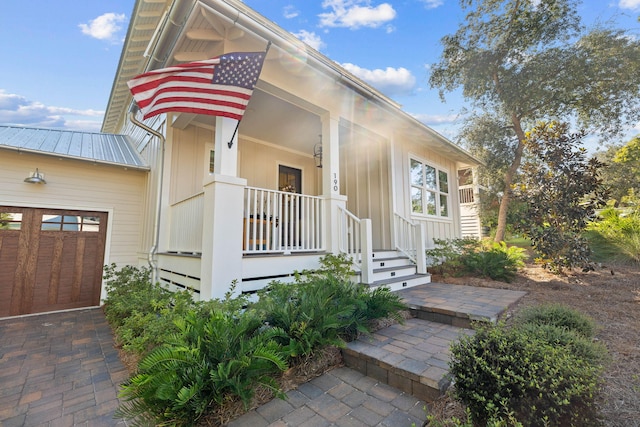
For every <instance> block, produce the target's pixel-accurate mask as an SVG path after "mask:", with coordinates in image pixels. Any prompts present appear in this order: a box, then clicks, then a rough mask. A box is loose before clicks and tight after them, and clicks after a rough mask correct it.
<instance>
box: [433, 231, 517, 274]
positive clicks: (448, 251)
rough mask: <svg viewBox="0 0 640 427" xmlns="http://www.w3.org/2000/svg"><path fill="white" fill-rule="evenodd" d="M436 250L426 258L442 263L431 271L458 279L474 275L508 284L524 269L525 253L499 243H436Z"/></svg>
mask: <svg viewBox="0 0 640 427" xmlns="http://www.w3.org/2000/svg"><path fill="white" fill-rule="evenodd" d="M434 243H435V245H436V247H435V248H434V249H430V250H428V251H427V256H428V257H429V258H430V259H431V260H433V261H435V262H437V263H439V264H437V265H435V266H434V267H431V271H432V272H435V273H440V274H451V275H456V276H463V275H472V276H481V277H489V278H491V279H493V280H501V281H505V282H508V281H510V280H511V279H513V277H514V276H515V274H516V272H517V271H518V268H521V267H523V266H524V259H525V258H526V254H525V250H524V249H522V248H519V247H517V246H507V245H506V243H504V242H500V243H495V242H481V241H478V240H475V239H469V238H467V239H453V240H440V239H434Z"/></svg>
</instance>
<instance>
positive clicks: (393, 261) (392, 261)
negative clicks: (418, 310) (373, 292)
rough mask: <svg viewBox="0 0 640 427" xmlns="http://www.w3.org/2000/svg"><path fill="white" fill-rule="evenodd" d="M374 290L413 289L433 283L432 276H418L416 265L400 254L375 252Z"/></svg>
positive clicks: (372, 285)
mask: <svg viewBox="0 0 640 427" xmlns="http://www.w3.org/2000/svg"><path fill="white" fill-rule="evenodd" d="M372 262H373V283H372V284H371V287H372V288H374V289H375V288H378V287H381V286H386V287H388V288H389V289H390V290H391V291H398V290H401V289H407V288H411V287H413V286H418V285H424V284H426V283H429V282H431V275H429V274H418V273H417V272H416V271H417V269H416V266H415V264H414V263H413V262H412V261H411V260H410V259H409V257H407V256H406V255H403V254H402V253H400V252H396V251H388V250H384V251H374V252H373V259H372Z"/></svg>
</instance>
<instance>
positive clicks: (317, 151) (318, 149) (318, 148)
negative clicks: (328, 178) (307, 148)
mask: <svg viewBox="0 0 640 427" xmlns="http://www.w3.org/2000/svg"><path fill="white" fill-rule="evenodd" d="M313 158H314V159H315V160H316V167H317V168H321V167H322V143H320V142H319V143H317V144H316V145H314V146H313Z"/></svg>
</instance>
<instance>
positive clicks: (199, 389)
mask: <svg viewBox="0 0 640 427" xmlns="http://www.w3.org/2000/svg"><path fill="white" fill-rule="evenodd" d="M176 326H177V328H178V332H177V333H176V334H174V335H173V336H172V337H171V339H170V340H168V342H167V343H166V344H164V345H162V346H161V347H158V348H156V349H155V350H154V351H153V352H151V353H150V354H149V355H148V356H146V357H145V358H144V359H143V360H142V361H141V362H140V364H139V372H138V373H137V374H136V375H135V376H133V377H132V378H130V379H129V380H128V381H127V382H125V383H124V385H123V386H122V391H121V393H120V397H121V398H122V399H124V400H125V403H124V404H123V405H121V406H120V408H119V409H118V411H117V412H116V416H117V417H120V418H128V419H135V420H136V421H137V422H140V423H148V424H151V425H174V426H189V425H195V424H196V422H197V420H198V419H199V418H200V417H201V416H202V415H203V414H204V413H205V411H206V410H207V409H208V408H209V405H210V404H211V403H212V402H213V403H215V404H218V405H221V404H222V403H224V402H225V401H227V400H230V399H235V398H236V397H239V398H240V399H241V400H242V401H243V402H244V403H245V405H247V404H248V403H249V402H250V400H251V398H252V397H253V394H254V390H255V388H256V387H257V386H258V385H262V386H266V387H269V388H271V389H272V390H274V391H276V392H278V386H277V383H276V382H275V380H274V375H276V374H278V373H279V372H281V371H283V370H285V369H286V368H287V363H286V360H285V358H286V356H285V354H284V352H283V350H282V348H281V346H280V345H279V344H278V343H277V342H276V341H275V340H274V338H275V337H277V336H278V335H279V334H282V331H280V330H278V329H276V328H264V327H263V323H262V319H261V318H260V317H258V316H257V315H256V313H255V312H253V311H251V310H249V311H245V312H242V313H241V312H238V311H225V310H217V311H211V312H210V314H209V316H206V317H203V316H202V315H201V314H200V313H198V312H197V311H196V310H191V311H189V312H188V313H187V314H186V315H185V316H184V318H181V319H177V320H176Z"/></svg>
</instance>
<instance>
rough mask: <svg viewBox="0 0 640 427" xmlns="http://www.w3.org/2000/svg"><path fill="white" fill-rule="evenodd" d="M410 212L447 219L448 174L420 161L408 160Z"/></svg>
mask: <svg viewBox="0 0 640 427" xmlns="http://www.w3.org/2000/svg"><path fill="white" fill-rule="evenodd" d="M409 175H410V176H409V181H410V183H411V212H412V213H413V214H419V215H431V216H438V217H449V174H448V173H447V172H445V171H443V170H441V169H438V168H436V167H434V166H431V165H429V164H427V163H425V162H423V161H421V160H417V159H413V158H412V159H410V170H409Z"/></svg>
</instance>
